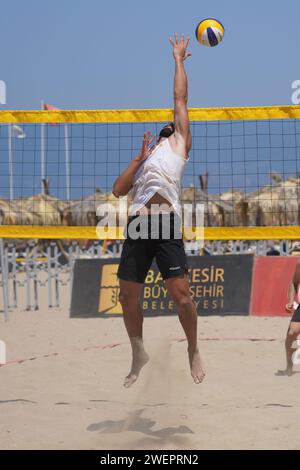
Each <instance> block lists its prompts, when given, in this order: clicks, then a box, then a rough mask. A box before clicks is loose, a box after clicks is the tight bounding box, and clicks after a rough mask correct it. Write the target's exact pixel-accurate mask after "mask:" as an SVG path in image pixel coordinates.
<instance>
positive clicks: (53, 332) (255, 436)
mask: <svg viewBox="0 0 300 470" xmlns="http://www.w3.org/2000/svg"><path fill="white" fill-rule="evenodd" d="M44 304H45V302H44ZM288 322H289V321H288V319H287V318H255V317H217V316H212V317H200V318H199V339H200V348H201V353H202V355H203V360H204V364H205V369H206V373H207V376H206V378H205V381H204V382H203V384H201V385H195V384H194V383H193V381H192V378H191V377H190V374H189V369H188V360H187V353H186V347H187V344H186V342H185V341H178V339H180V338H183V333H182V330H181V327H180V324H179V322H178V319H177V317H175V316H174V317H155V318H146V319H145V322H144V332H145V333H144V336H145V345H146V349H147V351H148V352H149V353H150V355H151V361H150V362H149V364H147V366H146V367H145V368H144V370H143V371H142V373H141V375H140V378H139V380H138V382H137V383H136V384H134V385H133V386H132V388H130V389H125V388H123V386H122V384H123V379H124V376H125V375H127V373H128V371H129V367H130V360H131V356H130V348H129V344H128V340H127V337H126V334H125V329H124V326H123V320H122V318H120V317H118V318H105V319H103V318H99V319H70V318H69V313H68V305H67V299H66V298H65V299H63V303H62V307H61V308H59V309H53V310H50V309H48V308H47V307H46V306H45V305H44V306H42V308H41V309H40V310H39V311H35V312H33V311H31V312H26V311H22V310H18V311H12V312H10V320H9V322H7V323H5V322H4V319H3V315H2V314H1V316H0V339H1V340H4V341H5V342H6V347H7V361H8V364H7V365H5V366H3V367H1V368H0V383H1V385H0V448H1V449H109V450H112V449H172V450H173V449H179V450H180V449H299V448H300V444H299V432H300V399H299V389H300V373H299V372H300V367H298V373H295V374H294V375H293V376H292V377H290V378H288V377H278V376H276V375H275V373H276V371H277V369H278V368H283V367H284V336H285V331H286V329H287V326H288ZM251 339H252V340H251ZM253 339H257V340H259V339H260V340H263V341H253ZM16 360H24V362H13V361H16Z"/></svg>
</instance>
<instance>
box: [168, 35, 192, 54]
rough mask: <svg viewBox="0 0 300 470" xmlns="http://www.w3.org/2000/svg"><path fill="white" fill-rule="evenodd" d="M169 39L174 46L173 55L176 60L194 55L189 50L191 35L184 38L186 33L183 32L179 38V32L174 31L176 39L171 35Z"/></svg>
mask: <svg viewBox="0 0 300 470" xmlns="http://www.w3.org/2000/svg"><path fill="white" fill-rule="evenodd" d="M169 41H170V43H171V44H172V46H173V56H174V59H175V60H178V59H179V60H185V59H187V58H188V57H190V56H191V55H192V54H191V52H188V51H187V48H188V45H189V42H190V38H189V36H188V37H187V38H186V39H184V35H183V34H182V35H181V37H180V39H179V37H178V34H177V33H174V40H173V39H172V38H171V37H169Z"/></svg>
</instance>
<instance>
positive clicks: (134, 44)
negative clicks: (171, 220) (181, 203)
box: [0, 0, 300, 198]
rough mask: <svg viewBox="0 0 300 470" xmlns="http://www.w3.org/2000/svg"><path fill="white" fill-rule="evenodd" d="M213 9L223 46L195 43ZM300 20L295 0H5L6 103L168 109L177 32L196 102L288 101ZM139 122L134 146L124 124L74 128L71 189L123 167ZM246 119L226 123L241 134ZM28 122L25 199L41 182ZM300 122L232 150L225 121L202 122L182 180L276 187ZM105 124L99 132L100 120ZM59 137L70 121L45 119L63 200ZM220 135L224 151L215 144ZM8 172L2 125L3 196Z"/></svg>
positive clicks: (50, 164)
mask: <svg viewBox="0 0 300 470" xmlns="http://www.w3.org/2000/svg"><path fill="white" fill-rule="evenodd" d="M207 17H214V18H217V19H219V20H220V21H221V22H222V23H223V25H224V26H225V30H226V33H225V38H224V41H223V42H222V44H221V45H220V46H218V47H216V48H213V49H209V48H205V47H203V46H201V45H199V44H198V43H197V41H196V38H195V28H196V25H197V24H198V22H199V21H200V20H201V19H204V18H207ZM299 17H300V2H299V1H296V0H290V1H289V2H280V3H279V2H271V1H270V0H265V1H262V0H260V1H258V0H252V1H251V2H245V1H241V0H226V1H224V0H223V1H221V0H215V1H213V2H212V1H200V0H198V1H195V0H186V1H185V2H182V1H178V0H173V1H172V2H161V1H158V0H152V1H151V2H145V1H142V0H139V1H138V0H126V1H121V0H118V1H117V0H110V1H105V2H104V1H101V0H76V1H71V0H51V1H49V0H43V1H41V0H26V1H24V0H23V1H21V0H14V1H13V2H8V1H7V2H5V3H4V2H3V4H2V6H1V18H2V24H1V28H0V39H1V45H2V48H1V67H0V80H4V81H5V82H6V86H7V104H6V105H0V109H39V108H40V103H41V100H44V101H45V102H48V103H50V104H52V105H54V106H57V107H59V108H62V109H114V108H152V107H153V108H163V107H171V106H172V87H173V73H174V63H173V62H174V61H173V57H172V50H171V46H170V44H169V42H168V37H169V36H170V35H172V33H173V32H174V31H177V32H178V33H185V34H186V35H190V36H191V42H190V51H191V52H192V58H190V59H188V60H187V62H186V69H187V72H188V76H189V106H191V107H210V106H212V107H218V106H259V105H279V104H280V105H288V104H291V95H292V90H291V84H292V82H293V81H294V80H297V79H300V69H299V65H298V62H299V60H298V57H299V50H298V49H300V43H299V38H298V37H299V24H298V23H299ZM297 124H298V123H297ZM267 125H268V124H267ZM136 126H137V127H135V132H137V136H138V138H137V139H136V140H137V141H136V142H134V144H132V141H131V137H130V133H131V128H128V129H127V128H126V125H125V127H122V129H121V128H119V127H118V125H109V126H108V127H107V128H106V127H105V125H104V127H103V129H104V130H103V132H104V135H106V133H107V134H108V135H109V136H110V137H109V138H108V139H105V142H104V140H103V139H102V140H101V138H100V140H97V139H95V138H94V137H93V138H92V139H90V138H89V133H90V132H92V133H93V132H94V128H93V126H92V127H91V128H89V127H88V126H85V128H84V129H83V127H82V126H80V125H78V128H76V126H73V127H72V128H70V133H71V135H70V142H69V144H70V151H71V185H72V197H82V196H85V195H87V194H90V193H93V192H94V190H95V187H97V186H100V187H101V188H102V189H104V190H106V191H110V190H111V186H112V184H113V180H114V179H115V177H116V175H117V174H118V173H119V171H120V170H122V169H123V167H124V166H126V165H127V163H128V161H129V160H130V158H131V157H132V156H133V154H134V153H136V152H137V151H138V148H139V145H140V140H141V136H142V133H143V131H144V127H143V125H142V127H141V126H138V125H136ZM147 126H148V125H147ZM239 126H240V124H238V123H237V124H236V125H234V126H233V128H232V129H231V131H230V132H233V133H235V134H236V135H237V134H239V133H241V132H242V131H241V130H240V127H239ZM289 126H292V131H290V127H289ZM25 127H26V128H25V131H26V139H23V140H20V139H13V142H12V145H13V161H14V164H13V172H14V194H15V195H17V196H29V195H31V194H33V193H36V192H39V191H40V188H41V167H40V128H39V126H25ZM154 127H155V126H154ZM250 127H251V126H250ZM126 129H127V130H126ZM137 129H138V131H137ZM251 129H252V127H251ZM251 129H250V133H252V134H253V129H252V130H251ZM294 129H295V123H286V125H283V124H279V127H278V126H275V127H274V129H273V127H272V128H270V130H268V129H267V131H266V130H265V127H264V126H262V127H261V129H260V128H259V129H258V130H257V131H254V134H253V135H255V136H256V132H258V133H259V134H261V135H259V137H258V138H259V139H261V141H262V142H261V148H259V149H254V150H253V149H251V148H250V149H247V148H244V146H245V145H246V143H245V142H246V140H247V138H245V141H243V142H242V144H241V143H237V144H236V145H237V147H238V148H237V149H236V148H235V147H234V146H235V143H234V142H233V141H232V142H231V144H230V146H229V147H230V148H229V147H228V144H227V143H226V142H225V143H224V142H223V143H224V145H225V147H222V145H223V143H222V142H221V140H220V142H217V144H216V142H214V140H215V139H216V135H217V134H215V133H216V132H217V131H218V125H213V123H210V125H209V128H206V127H202V130H205V132H206V134H205V135H206V136H208V139H207V141H206V138H205V139H204V137H201V135H202V134H201V133H200V137H199V138H198V137H197V132H196V131H195V139H194V148H193V154H192V159H191V164H190V165H189V168H188V170H187V172H186V176H185V178H184V181H183V184H184V185H185V186H189V185H190V184H194V185H196V186H197V187H198V186H199V179H198V175H199V174H200V173H203V172H204V171H206V170H208V171H209V174H210V179H209V190H210V191H211V192H214V193H219V192H222V191H225V190H228V189H230V188H231V187H238V188H240V189H241V190H244V191H246V192H247V191H253V190H255V189H258V188H259V187H261V186H263V185H265V184H268V183H269V182H270V173H271V172H279V173H280V174H282V175H283V177H284V178H286V177H288V176H290V175H292V174H296V173H297V172H298V170H299V169H300V162H299V155H300V151H299V150H300V149H299V145H298V140H299V139H298V137H297V138H296V136H295V131H294ZM297 129H298V128H297ZM198 130H200V127H199V128H198ZM154 131H155V132H156V131H157V128H154ZM220 131H221V134H220V135H223V136H225V135H227V134H226V132H228V126H227V127H226V126H225V125H222V129H220ZM223 131H224V132H225V134H224V133H223V134H222V132H223ZM83 132H84V134H81V133H83ZM97 132H102V131H101V129H100V127H99V130H97ZM124 132H125V134H126V133H127V134H128V135H127V134H126V135H127V137H124V139H123V140H126V139H127V140H128V139H129V140H130V145H133V147H130V146H129V147H128V144H127V143H126V142H125V141H124V142H123V140H122V137H120V136H121V135H122V133H123V136H124V135H125V134H124ZM201 132H202V131H201ZM247 132H248V131H247ZM270 132H271V133H272V134H273V136H271V140H272V139H275V140H276V139H277V140H278V139H279V144H278V142H277V144H276V145H277V146H275V147H274V148H272V149H271V148H270V146H269V147H268V145H269V144H267V145H266V146H265V142H264V140H265V139H266V138H269V133H270ZM242 133H243V132H242ZM289 133H291V134H290V136H289V135H288V134H289ZM63 135H64V134H63V126H57V127H55V128H53V127H51V126H47V139H46V160H47V176H48V177H49V178H50V190H51V193H52V194H53V195H57V196H59V197H62V198H63V197H66V189H65V184H66V183H65V181H66V178H65V166H64V138H63ZM84 135H85V137H84ZM93 135H94V134H93ZM76 136H77V137H76ZM201 139H202V140H203V139H204V141H205V146H206V147H205V146H204V147H203V142H202V140H201ZM226 139H227V140H228V139H230V136H228V137H224V138H223V140H224V141H225V140H226ZM103 142H104V143H105V145H106V147H105V151H104V153H101V152H100V151H99V148H102V147H101V146H100V147H99V148H98V147H97V145H98V144H99V145H100V144H101V145H102V143H103ZM268 142H269V140H268ZM219 143H220V146H221V147H222V148H221V147H220V148H221V153H220V152H219V153H218V152H217V151H216V150H213V149H212V148H209V145H210V146H211V147H216V146H217V147H218V145H219ZM91 145H92V147H91V148H89V146H91ZM76 146H77V147H76ZM122 146H124V148H122V149H121V150H120V149H119V147H122ZM207 146H208V147H207ZM285 146H287V147H288V148H285V149H284V147H285ZM118 149H119V150H118ZM298 167H299V168H298ZM8 174H9V170H8V140H7V126H5V125H4V126H1V128H0V196H5V197H8V195H9V178H8Z"/></svg>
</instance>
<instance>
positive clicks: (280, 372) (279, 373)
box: [275, 367, 293, 377]
mask: <svg viewBox="0 0 300 470" xmlns="http://www.w3.org/2000/svg"><path fill="white" fill-rule="evenodd" d="M275 375H277V376H282V375H286V376H287V377H291V376H292V375H293V368H292V367H287V368H286V369H284V370H278V371H277V372H276V374H275Z"/></svg>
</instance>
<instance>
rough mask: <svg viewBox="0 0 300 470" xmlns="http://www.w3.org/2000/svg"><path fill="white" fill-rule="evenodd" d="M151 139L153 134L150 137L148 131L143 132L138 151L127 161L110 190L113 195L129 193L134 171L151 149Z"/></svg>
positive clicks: (118, 195)
mask: <svg viewBox="0 0 300 470" xmlns="http://www.w3.org/2000/svg"><path fill="white" fill-rule="evenodd" d="M153 140H154V136H152V137H151V133H150V132H145V134H144V139H143V143H142V147H141V150H140V153H139V154H138V155H137V156H136V157H135V158H134V159H133V160H132V161H131V162H130V163H129V165H128V167H127V168H126V170H124V171H123V173H121V175H120V176H118V178H117V179H116V181H115V182H114V185H113V190H112V192H113V195H114V196H115V197H120V196H126V195H127V194H128V193H129V191H130V189H131V188H132V185H133V180H134V176H135V174H136V172H137V171H138V169H139V167H140V165H141V163H142V162H143V161H144V160H146V159H147V158H148V157H149V155H150V153H151V151H152V147H151V144H152V143H153Z"/></svg>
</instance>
